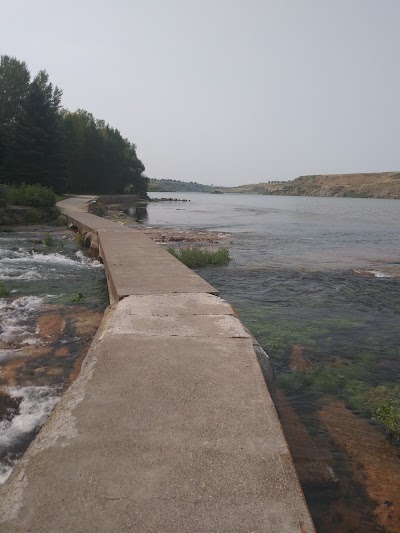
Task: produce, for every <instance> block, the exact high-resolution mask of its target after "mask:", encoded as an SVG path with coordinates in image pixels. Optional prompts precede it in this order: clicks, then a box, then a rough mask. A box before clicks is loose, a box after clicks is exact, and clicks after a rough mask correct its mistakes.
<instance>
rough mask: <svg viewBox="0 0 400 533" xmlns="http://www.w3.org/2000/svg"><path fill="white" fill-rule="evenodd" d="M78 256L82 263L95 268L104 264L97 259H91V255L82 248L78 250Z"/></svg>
mask: <svg viewBox="0 0 400 533" xmlns="http://www.w3.org/2000/svg"><path fill="white" fill-rule="evenodd" d="M75 255H76V257H77V258H78V259H79V261H80V262H81V264H82V265H86V266H89V267H93V268H102V267H103V264H102V263H101V262H100V261H97V259H90V257H87V256H86V255H84V254H83V252H82V251H81V250H78V251H77V252H76V254H75Z"/></svg>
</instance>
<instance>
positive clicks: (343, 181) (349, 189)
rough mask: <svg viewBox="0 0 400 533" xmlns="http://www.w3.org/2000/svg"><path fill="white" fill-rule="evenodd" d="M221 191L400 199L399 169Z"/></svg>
mask: <svg viewBox="0 0 400 533" xmlns="http://www.w3.org/2000/svg"><path fill="white" fill-rule="evenodd" d="M223 191H224V192H237V193H253V194H270V195H278V196H342V197H345V196H347V197H350V198H400V172H378V173H368V174H318V175H313V176H300V177H299V178H296V179H294V180H291V181H278V182H270V183H257V184H251V185H241V186H240V187H230V188H225V189H223Z"/></svg>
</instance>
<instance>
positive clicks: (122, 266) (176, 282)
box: [58, 196, 218, 303]
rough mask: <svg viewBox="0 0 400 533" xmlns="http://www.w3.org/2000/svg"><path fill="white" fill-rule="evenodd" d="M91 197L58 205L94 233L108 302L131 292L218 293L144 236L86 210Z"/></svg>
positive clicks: (78, 225) (72, 199) (70, 199)
mask: <svg viewBox="0 0 400 533" xmlns="http://www.w3.org/2000/svg"><path fill="white" fill-rule="evenodd" d="M93 198H94V197H90V196H85V197H84V198H81V197H79V198H77V199H76V201H74V198H69V199H68V200H63V201H62V202H59V204H58V205H59V206H60V207H61V210H62V212H63V213H64V214H66V215H67V216H68V219H69V222H70V223H71V224H74V225H75V226H77V227H78V228H80V229H81V230H83V231H89V232H96V233H97V237H98V241H99V252H100V256H101V258H102V259H103V262H104V266H105V269H106V275H107V281H108V290H109V294H110V301H111V303H114V302H118V301H119V300H121V299H122V298H125V297H126V296H130V295H132V294H173V293H193V292H199V293H210V294H218V291H217V290H216V289H214V287H212V286H211V285H210V284H209V283H207V282H206V281H204V280H203V279H202V278H200V277H199V276H197V274H195V273H194V272H192V271H191V270H190V269H189V268H187V267H186V266H185V265H183V264H182V263H181V262H180V261H178V259H175V257H173V256H172V255H171V254H170V253H169V252H167V251H166V250H164V249H163V248H161V246H157V245H156V244H155V243H154V242H153V241H152V240H151V239H150V238H149V237H147V236H146V235H143V234H142V233H138V232H135V231H132V229H130V228H128V227H127V226H123V225H121V224H118V223H116V222H111V221H110V220H106V219H105V218H101V217H98V216H95V215H91V214H89V213H86V212H85V211H84V209H85V206H86V205H87V202H88V201H90V200H91V199H93Z"/></svg>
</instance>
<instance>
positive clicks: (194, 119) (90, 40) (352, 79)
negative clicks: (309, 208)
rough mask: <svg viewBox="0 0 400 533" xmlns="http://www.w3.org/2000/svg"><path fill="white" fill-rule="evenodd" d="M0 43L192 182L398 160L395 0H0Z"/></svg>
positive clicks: (399, 165)
mask: <svg viewBox="0 0 400 533" xmlns="http://www.w3.org/2000/svg"><path fill="white" fill-rule="evenodd" d="M0 18H1V20H2V24H1V31H0V53H1V54H8V55H12V56H16V57H17V58H18V59H21V60H25V61H26V62H27V64H28V67H29V68H30V70H31V72H32V73H36V71H37V70H38V69H40V68H45V69H46V70H47V71H48V72H49V74H50V79H51V81H53V83H55V84H57V85H58V86H59V87H60V88H62V89H63V91H64V97H63V104H64V106H65V107H67V108H68V109H70V110H75V109H77V108H84V109H86V110H88V111H90V112H92V113H93V114H94V115H95V116H96V117H97V118H102V119H104V120H106V121H107V122H109V123H110V124H111V125H112V126H114V127H117V128H118V129H119V130H120V131H121V133H122V134H123V135H124V136H126V137H128V138H129V139H130V140H131V141H132V142H134V143H135V144H136V145H137V152H138V155H139V157H140V158H141V159H142V161H143V162H144V164H145V166H146V174H147V175H148V176H150V177H164V178H175V179H182V180H194V181H199V182H202V183H214V184H221V185H228V184H232V185H238V184H241V183H250V182H259V181H267V180H271V179H291V178H294V177H297V176H298V175H302V174H317V173H336V172H368V171H369V172H372V171H384V170H400V144H399V130H400V31H399V23H400V0H113V1H111V0H108V1H102V0H80V1H76V0H67V1H61V0H0Z"/></svg>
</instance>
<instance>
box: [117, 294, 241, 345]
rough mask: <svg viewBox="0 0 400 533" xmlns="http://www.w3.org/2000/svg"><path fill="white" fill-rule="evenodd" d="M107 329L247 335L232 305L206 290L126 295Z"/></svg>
mask: <svg viewBox="0 0 400 533" xmlns="http://www.w3.org/2000/svg"><path fill="white" fill-rule="evenodd" d="M220 311H221V312H220ZM160 313H161V314H160ZM108 332H109V334H110V335H145V336H173V335H175V336H181V337H215V336H217V337H242V338H250V337H251V336H250V334H249V333H248V332H247V330H246V329H245V328H244V327H243V325H242V324H241V322H240V320H239V319H238V318H237V317H236V316H235V315H234V313H233V310H232V308H231V307H230V306H229V305H228V304H227V303H226V302H224V301H223V300H222V299H221V298H218V297H217V296H212V295H210V294H174V295H171V296H166V295H150V296H128V297H127V298H124V300H122V301H121V302H120V304H119V305H118V306H117V308H116V310H115V312H114V314H113V318H112V320H111V323H110V325H109V329H108Z"/></svg>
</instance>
